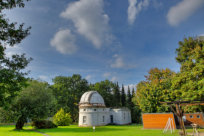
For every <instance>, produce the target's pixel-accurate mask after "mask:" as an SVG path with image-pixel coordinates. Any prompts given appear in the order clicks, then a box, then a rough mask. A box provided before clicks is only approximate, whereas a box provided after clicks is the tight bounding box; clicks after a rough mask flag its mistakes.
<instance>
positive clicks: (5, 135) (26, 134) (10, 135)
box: [0, 126, 43, 136]
mask: <svg viewBox="0 0 204 136" xmlns="http://www.w3.org/2000/svg"><path fill="white" fill-rule="evenodd" d="M24 129H25V130H21V131H17V130H14V126H0V136H43V135H42V134H39V133H36V132H33V131H32V130H31V127H25V128H24Z"/></svg>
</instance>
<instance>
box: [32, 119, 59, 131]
mask: <svg viewBox="0 0 204 136" xmlns="http://www.w3.org/2000/svg"><path fill="white" fill-rule="evenodd" d="M32 126H34V127H35V128H37V129H46V128H57V125H55V124H54V123H53V122H52V121H50V120H37V121H33V123H32Z"/></svg>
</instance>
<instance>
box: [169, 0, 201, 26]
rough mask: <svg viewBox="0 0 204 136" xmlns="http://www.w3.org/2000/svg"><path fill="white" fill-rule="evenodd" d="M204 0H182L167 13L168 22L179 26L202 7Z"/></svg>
mask: <svg viewBox="0 0 204 136" xmlns="http://www.w3.org/2000/svg"><path fill="white" fill-rule="evenodd" d="M203 4H204V0H182V1H181V2H179V3H178V4H177V5H175V6H173V7H171V8H170V10H169V11H168V14H167V20H168V23H169V24H170V25H172V26H177V25H179V24H180V23H181V22H183V21H185V20H186V19H187V18H188V17H190V16H191V15H193V14H194V13H195V12H196V10H198V9H199V8H201V7H202V6H203Z"/></svg>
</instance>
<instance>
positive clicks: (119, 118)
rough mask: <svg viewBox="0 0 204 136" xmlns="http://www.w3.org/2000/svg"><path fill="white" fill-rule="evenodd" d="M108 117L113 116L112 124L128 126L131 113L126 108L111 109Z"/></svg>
mask: <svg viewBox="0 0 204 136" xmlns="http://www.w3.org/2000/svg"><path fill="white" fill-rule="evenodd" d="M110 115H113V123H114V124H117V125H124V124H130V123H132V121H131V113H130V110H129V109H127V108H119V109H111V110H110Z"/></svg>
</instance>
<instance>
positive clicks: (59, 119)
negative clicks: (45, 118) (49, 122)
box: [53, 108, 72, 126]
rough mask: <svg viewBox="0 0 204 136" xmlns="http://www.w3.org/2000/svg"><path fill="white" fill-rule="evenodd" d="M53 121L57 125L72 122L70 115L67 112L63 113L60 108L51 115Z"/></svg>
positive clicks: (67, 124)
mask: <svg viewBox="0 0 204 136" xmlns="http://www.w3.org/2000/svg"><path fill="white" fill-rule="evenodd" d="M53 122H54V123H55V124H56V125H58V126H69V125H70V123H71V122H72V119H71V115H70V114H69V113H65V112H64V110H63V109H62V108H61V109H60V110H59V111H58V112H57V113H56V114H55V116H54V117H53Z"/></svg>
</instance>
